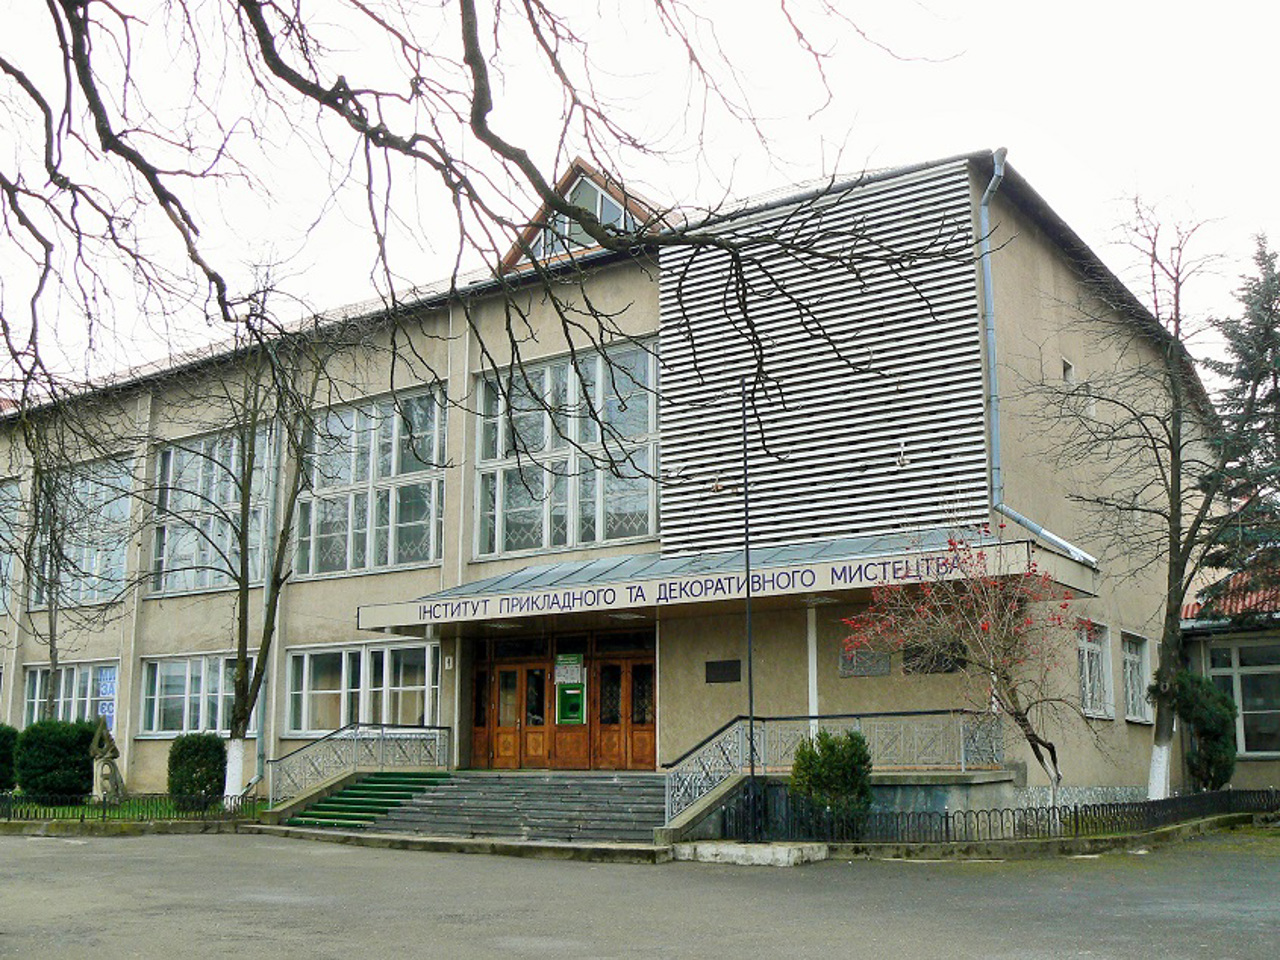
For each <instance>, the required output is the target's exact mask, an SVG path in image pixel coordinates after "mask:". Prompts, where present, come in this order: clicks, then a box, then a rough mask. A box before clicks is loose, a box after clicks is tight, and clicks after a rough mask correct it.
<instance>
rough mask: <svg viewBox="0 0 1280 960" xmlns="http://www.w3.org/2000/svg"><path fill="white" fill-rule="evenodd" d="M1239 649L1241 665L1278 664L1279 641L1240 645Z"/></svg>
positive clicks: (1264, 665) (1279, 660)
mask: <svg viewBox="0 0 1280 960" xmlns="http://www.w3.org/2000/svg"><path fill="white" fill-rule="evenodd" d="M1239 649H1240V666H1242V667H1270V666H1274V665H1276V664H1280V643H1269V644H1265V645H1263V646H1241V647H1240V648H1239Z"/></svg>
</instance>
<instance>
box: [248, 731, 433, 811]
mask: <svg viewBox="0 0 1280 960" xmlns="http://www.w3.org/2000/svg"><path fill="white" fill-rule="evenodd" d="M388 744H393V745H394V749H391V750H389V749H388ZM449 748H450V731H449V728H448V727H427V726H411V725H409V724H394V723H349V724H347V725H346V726H345V727H339V728H338V729H337V730H334V731H333V732H332V733H328V734H325V735H324V736H323V737H321V738H320V739H318V740H314V741H312V742H311V743H308V744H304V745H303V746H301V747H299V748H297V749H296V750H291V751H290V752H289V753H286V754H285V755H284V756H282V757H277V758H275V759H273V760H268V761H267V776H268V782H269V793H270V796H271V805H272V806H273V807H274V806H279V805H280V803H281V802H282V801H284V800H286V799H289V798H291V797H296V796H299V795H301V794H303V793H306V792H307V790H309V789H310V788H312V787H314V786H316V785H318V784H320V783H323V782H325V781H326V780H331V779H333V778H334V777H336V776H339V775H341V774H343V773H355V772H357V771H360V770H369V771H374V770H386V769H389V768H421V767H433V768H446V767H448V765H449V756H450V749H449Z"/></svg>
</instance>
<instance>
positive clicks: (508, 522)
mask: <svg viewBox="0 0 1280 960" xmlns="http://www.w3.org/2000/svg"><path fill="white" fill-rule="evenodd" d="M542 497H543V493H542V470H541V469H540V468H538V467H536V466H529V467H523V468H516V469H509V470H505V471H503V498H504V503H503V512H502V549H503V550H532V549H534V548H536V547H541V546H542V543H543V540H542Z"/></svg>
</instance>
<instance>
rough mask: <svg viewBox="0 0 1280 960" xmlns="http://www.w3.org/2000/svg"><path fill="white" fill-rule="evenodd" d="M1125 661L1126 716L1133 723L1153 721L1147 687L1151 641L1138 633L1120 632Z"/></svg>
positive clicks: (1122, 655)
mask: <svg viewBox="0 0 1280 960" xmlns="http://www.w3.org/2000/svg"><path fill="white" fill-rule="evenodd" d="M1120 653H1121V659H1122V661H1123V663H1124V673H1123V676H1124V718H1125V719H1126V720H1128V721H1130V722H1132V723H1151V722H1153V719H1154V718H1153V717H1152V712H1151V701H1150V700H1149V699H1148V698H1147V689H1148V688H1149V687H1150V686H1151V643H1150V642H1149V641H1148V640H1147V638H1146V637H1141V636H1138V635H1137V634H1136V633H1125V632H1124V631H1121V633H1120Z"/></svg>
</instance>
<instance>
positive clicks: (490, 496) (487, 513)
mask: <svg viewBox="0 0 1280 960" xmlns="http://www.w3.org/2000/svg"><path fill="white" fill-rule="evenodd" d="M497 525H498V475H497V474H496V473H485V474H482V475H481V477H480V552H481V553H493V552H495V551H496V550H497V549H498V546H497V543H498V531H497Z"/></svg>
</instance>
